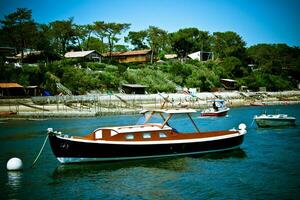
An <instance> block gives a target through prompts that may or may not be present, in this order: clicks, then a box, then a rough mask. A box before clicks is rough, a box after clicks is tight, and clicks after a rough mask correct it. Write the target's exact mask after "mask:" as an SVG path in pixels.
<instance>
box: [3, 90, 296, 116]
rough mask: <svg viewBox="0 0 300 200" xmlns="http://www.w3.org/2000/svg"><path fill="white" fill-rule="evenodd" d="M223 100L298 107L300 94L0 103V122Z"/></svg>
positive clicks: (133, 111) (71, 98)
mask: <svg viewBox="0 0 300 200" xmlns="http://www.w3.org/2000/svg"><path fill="white" fill-rule="evenodd" d="M211 99H224V100H225V101H226V104H227V106H228V107H240V106H270V105H290V104H300V91H298V90H295V91H284V92H238V91H233V92H214V93H212V92H202V93H195V94H177V93H172V94H166V93H163V94H145V95H129V94H114V95H103V94H97V95H82V96H51V97H32V98H27V99H0V120H3V119H4V120H6V119H20V120H26V119H27V120H28V119H29V120H43V119H49V118H50V119H52V118H81V117H101V116H105V115H122V114H138V113H139V112H140V111H141V110H143V109H159V108H161V106H162V105H164V106H165V108H170V109H171V108H172V109H178V108H183V107H185V108H193V109H196V110H197V111H199V110H202V109H205V108H207V107H209V104H208V103H207V100H211Z"/></svg>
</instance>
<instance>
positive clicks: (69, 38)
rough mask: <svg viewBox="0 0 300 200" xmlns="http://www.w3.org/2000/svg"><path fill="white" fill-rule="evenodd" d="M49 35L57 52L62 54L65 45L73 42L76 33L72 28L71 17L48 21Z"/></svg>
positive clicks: (64, 50)
mask: <svg viewBox="0 0 300 200" xmlns="http://www.w3.org/2000/svg"><path fill="white" fill-rule="evenodd" d="M50 28H51V35H52V37H53V38H54V41H53V42H54V43H55V44H56V45H57V52H59V53H61V54H64V53H65V52H66V50H67V46H68V45H70V43H71V42H74V39H75V36H76V33H75V30H74V24H73V18H70V19H68V20H61V21H58V20H57V21H54V22H51V23H50Z"/></svg>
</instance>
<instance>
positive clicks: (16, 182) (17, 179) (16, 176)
mask: <svg viewBox="0 0 300 200" xmlns="http://www.w3.org/2000/svg"><path fill="white" fill-rule="evenodd" d="M22 176H23V174H22V172H19V171H8V172H7V178H8V181H7V185H8V187H9V189H10V190H11V191H12V193H15V192H17V191H18V190H20V189H21V187H22Z"/></svg>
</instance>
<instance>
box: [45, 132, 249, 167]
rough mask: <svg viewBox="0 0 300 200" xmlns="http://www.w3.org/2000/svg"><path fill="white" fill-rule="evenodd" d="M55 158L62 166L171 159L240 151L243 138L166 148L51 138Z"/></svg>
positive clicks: (166, 145) (158, 145) (189, 143)
mask: <svg viewBox="0 0 300 200" xmlns="http://www.w3.org/2000/svg"><path fill="white" fill-rule="evenodd" d="M49 139H50V145H51V148H52V151H53V153H54V155H55V156H56V157H57V159H58V160H59V161H60V162H61V163H76V162H93V161H98V162H99V161H117V160H118V161H119V160H131V159H146V158H159V157H171V156H184V155H196V154H203V153H209V152H217V151H225V150H231V149H235V148H239V146H240V145H241V144H242V142H243V139H244V134H238V135H236V136H233V137H228V138H221V139H220V138H218V139H215V140H210V141H207V140H203V141H201V142H178V141H176V142H171V141H170V142H169V143H164V144H151V143H149V144H145V143H144V144H130V143H128V144H121V143H116V144H113V143H97V142H88V141H79V140H72V139H66V138H63V137H59V136H57V135H56V134H53V133H50V134H49Z"/></svg>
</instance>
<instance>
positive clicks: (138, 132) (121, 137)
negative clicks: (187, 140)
mask: <svg viewBox="0 0 300 200" xmlns="http://www.w3.org/2000/svg"><path fill="white" fill-rule="evenodd" d="M195 112H196V111H195V110H192V109H180V110H167V109H161V110H154V111H142V112H141V114H143V115H144V117H143V118H144V122H143V123H142V124H140V125H132V126H119V127H103V128H98V129H96V130H94V131H93V132H92V133H91V134H89V135H86V136H84V139H88V140H95V141H97V140H108V141H149V140H170V139H174V136H175V135H178V134H179V133H177V132H178V131H177V130H176V129H175V128H172V127H171V126H170V124H169V122H170V120H171V118H172V117H173V116H174V115H182V114H183V115H186V116H188V118H187V119H188V120H189V121H190V122H191V123H192V125H193V127H194V129H195V130H196V132H195V133H199V132H200V130H199V128H198V127H197V125H196V123H195V122H194V120H193V119H192V117H191V114H192V113H195ZM159 118H160V119H159ZM150 121H156V122H157V121H161V122H162V123H152V122H151V123H150ZM179 135H180V134H179ZM76 138H78V139H80V138H81V137H76Z"/></svg>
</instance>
